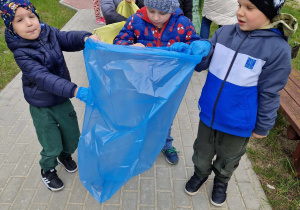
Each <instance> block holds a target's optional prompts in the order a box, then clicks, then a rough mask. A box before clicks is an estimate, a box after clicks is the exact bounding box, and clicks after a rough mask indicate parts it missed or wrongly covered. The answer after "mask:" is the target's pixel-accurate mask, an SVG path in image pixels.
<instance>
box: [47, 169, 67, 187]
mask: <svg viewBox="0 0 300 210" xmlns="http://www.w3.org/2000/svg"><path fill="white" fill-rule="evenodd" d="M41 175H42V181H43V182H44V184H45V185H46V186H47V187H48V189H49V190H51V191H58V190H61V189H62V188H64V183H63V182H62V181H61V179H60V178H58V176H57V174H56V170H55V169H51V170H49V171H47V172H45V173H44V172H43V169H41Z"/></svg>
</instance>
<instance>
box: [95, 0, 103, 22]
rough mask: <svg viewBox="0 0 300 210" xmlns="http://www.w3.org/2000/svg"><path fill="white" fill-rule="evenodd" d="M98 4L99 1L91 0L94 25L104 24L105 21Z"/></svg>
mask: <svg viewBox="0 0 300 210" xmlns="http://www.w3.org/2000/svg"><path fill="white" fill-rule="evenodd" d="M100 2H101V0H93V4H94V12H95V17H96V23H97V24H105V19H104V17H102V15H101V9H100Z"/></svg>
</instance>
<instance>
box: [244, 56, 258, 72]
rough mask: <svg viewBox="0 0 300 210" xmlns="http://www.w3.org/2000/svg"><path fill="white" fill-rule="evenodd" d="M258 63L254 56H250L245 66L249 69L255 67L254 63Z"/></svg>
mask: <svg viewBox="0 0 300 210" xmlns="http://www.w3.org/2000/svg"><path fill="white" fill-rule="evenodd" d="M255 63H256V60H254V59H252V58H248V60H247V62H246V64H245V67H246V68H248V69H251V70H252V69H253V67H254V65H255Z"/></svg>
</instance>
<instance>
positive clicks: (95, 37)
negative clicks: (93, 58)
mask: <svg viewBox="0 0 300 210" xmlns="http://www.w3.org/2000/svg"><path fill="white" fill-rule="evenodd" d="M88 38H91V39H95V40H99V41H101V40H100V38H99V37H98V36H97V35H96V34H93V35H91V36H89V37H85V38H84V42H85V41H86V40H87V39H88Z"/></svg>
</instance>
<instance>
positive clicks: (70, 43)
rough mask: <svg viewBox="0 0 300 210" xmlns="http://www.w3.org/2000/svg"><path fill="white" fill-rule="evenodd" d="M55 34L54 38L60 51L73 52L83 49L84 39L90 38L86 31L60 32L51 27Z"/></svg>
mask: <svg viewBox="0 0 300 210" xmlns="http://www.w3.org/2000/svg"><path fill="white" fill-rule="evenodd" d="M51 30H54V31H55V33H56V38H57V40H58V42H59V46H60V48H61V50H62V51H67V52H74V51H80V50H83V49H84V38H85V37H88V36H91V35H92V33H90V32H87V31H60V30H58V29H57V28H54V27H51Z"/></svg>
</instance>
